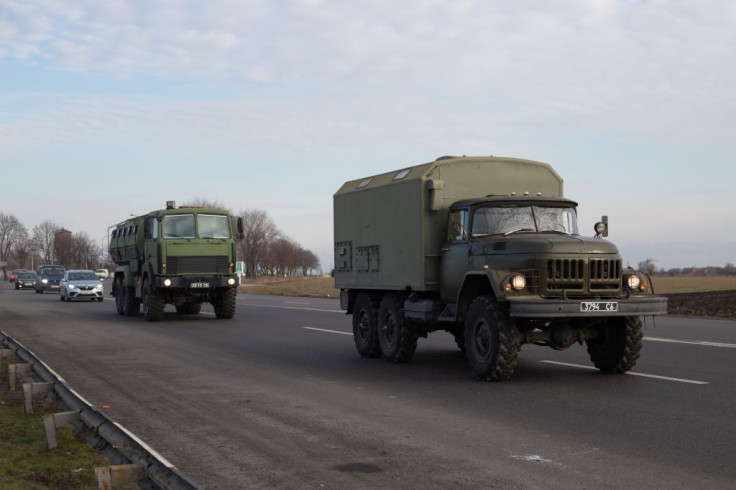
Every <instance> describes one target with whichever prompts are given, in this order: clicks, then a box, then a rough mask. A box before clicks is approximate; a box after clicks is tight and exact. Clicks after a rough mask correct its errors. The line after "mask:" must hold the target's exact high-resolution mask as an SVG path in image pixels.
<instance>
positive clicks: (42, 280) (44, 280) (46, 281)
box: [41, 279, 49, 284]
mask: <svg viewBox="0 0 736 490" xmlns="http://www.w3.org/2000/svg"><path fill="white" fill-rule="evenodd" d="M41 282H42V283H44V284H46V283H48V282H49V280H48V279H41Z"/></svg>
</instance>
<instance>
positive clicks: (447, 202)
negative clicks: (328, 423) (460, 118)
mask: <svg viewBox="0 0 736 490" xmlns="http://www.w3.org/2000/svg"><path fill="white" fill-rule="evenodd" d="M576 207H577V203H575V202H574V201H571V200H569V199H566V198H564V197H563V194H562V178H560V176H559V175H558V174H557V173H556V172H555V171H554V169H552V167H550V166H549V165H548V164H546V163H540V162H534V161H530V160H522V159H516V158H498V157H441V158H438V159H437V160H436V161H434V162H430V163H425V164H422V165H416V166H413V167H406V168H402V169H398V170H396V171H394V172H389V173H385V174H381V175H375V176H372V177H367V178H363V179H359V180H353V181H349V182H346V183H345V184H344V185H343V186H342V187H341V188H340V189H339V190H338V191H337V193H336V194H335V195H334V231H335V270H334V276H335V285H336V287H338V288H339V289H340V305H341V307H342V308H343V309H344V310H347V313H348V314H352V320H353V336H354V340H355V345H356V348H357V350H358V352H359V353H360V354H361V355H362V356H364V357H379V356H383V357H384V358H386V359H387V360H389V361H391V362H405V361H408V360H409V359H410V358H411V357H412V356H413V354H414V351H415V349H416V346H417V338H418V337H426V336H427V334H428V333H430V332H433V331H437V330H444V331H447V332H450V333H451V334H453V335H454V337H455V341H456V342H457V345H458V346H459V347H460V348H461V349H462V350H463V351H465V352H466V356H467V359H468V363H469V364H470V367H471V369H472V370H473V372H474V373H475V374H476V375H477V376H478V377H480V378H481V379H484V380H488V381H501V380H505V379H508V378H509V377H510V376H511V375H512V373H513V371H514V369H515V367H516V364H517V357H518V355H519V350H520V349H521V346H522V345H523V344H536V345H543V346H549V347H552V348H553V349H557V350H562V349H566V348H568V347H570V346H571V345H573V344H574V343H576V342H577V343H580V344H581V345H582V344H583V343H585V344H586V345H587V350H588V353H589V355H590V358H591V360H592V362H593V364H594V365H595V366H596V367H597V368H598V369H599V370H600V371H602V372H606V373H618V372H625V371H628V370H629V369H631V368H632V367H633V366H634V365H635V364H636V361H637V359H638V357H639V352H640V350H641V344H642V317H645V316H649V315H659V314H664V313H666V311H667V298H665V297H661V296H655V295H654V294H653V291H652V287H651V283H650V281H649V279H648V277H647V276H646V275H644V274H642V273H640V272H637V271H634V270H633V269H631V268H624V267H623V266H622V262H621V256H620V255H619V253H618V250H617V248H616V246H615V245H613V244H612V243H610V242H609V241H607V240H604V239H603V238H601V237H603V236H607V219H604V220H603V221H602V222H600V223H596V225H595V228H596V230H595V231H596V236H595V237H585V236H582V235H581V234H580V231H579V229H578V223H577V211H576ZM604 218H605V217H604Z"/></svg>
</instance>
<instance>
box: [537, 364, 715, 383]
mask: <svg viewBox="0 0 736 490" xmlns="http://www.w3.org/2000/svg"><path fill="white" fill-rule="evenodd" d="M539 362H543V363H545V364H555V365H557V366H568V367H575V368H580V369H588V370H593V371H597V370H598V368H596V367H593V366H583V365H582V364H570V363H567V362H557V361H539ZM624 374H628V375H629V376H640V377H642V378H652V379H660V380H663V381H676V382H678V383H688V384H693V385H707V384H710V382H708V381H696V380H692V379H683V378H670V377H669V376H658V375H656V374H644V373H632V372H631V371H629V372H627V373H624Z"/></svg>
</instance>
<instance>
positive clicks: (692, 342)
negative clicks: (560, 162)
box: [644, 337, 736, 349]
mask: <svg viewBox="0 0 736 490" xmlns="http://www.w3.org/2000/svg"><path fill="white" fill-rule="evenodd" d="M644 340H652V341H654V342H669V343H671V344H690V345H707V346H709V347H725V348H728V349H736V344H724V343H722V342H706V341H704V340H675V339H663V338H659V337H644Z"/></svg>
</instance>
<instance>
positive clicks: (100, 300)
mask: <svg viewBox="0 0 736 490" xmlns="http://www.w3.org/2000/svg"><path fill="white" fill-rule="evenodd" d="M103 299H105V298H97V301H99V302H100V303H102V300H103Z"/></svg>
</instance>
